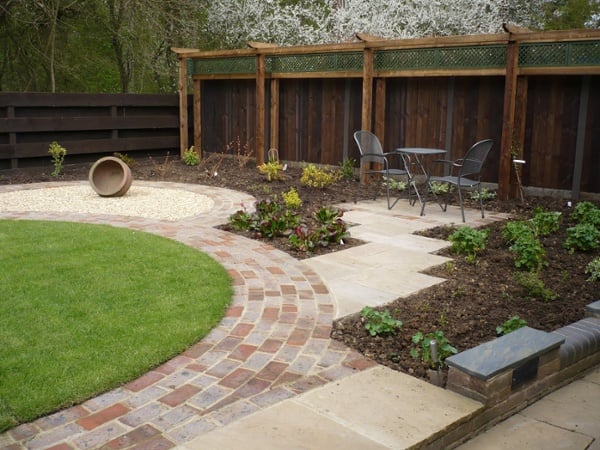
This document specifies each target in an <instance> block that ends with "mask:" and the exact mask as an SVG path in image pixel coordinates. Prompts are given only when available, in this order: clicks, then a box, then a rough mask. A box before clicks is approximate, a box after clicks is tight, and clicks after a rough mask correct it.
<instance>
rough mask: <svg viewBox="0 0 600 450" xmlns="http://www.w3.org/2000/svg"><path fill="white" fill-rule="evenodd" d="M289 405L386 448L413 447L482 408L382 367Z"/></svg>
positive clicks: (349, 378)
mask: <svg viewBox="0 0 600 450" xmlns="http://www.w3.org/2000/svg"><path fill="white" fill-rule="evenodd" d="M294 401H296V402H298V403H301V404H303V405H305V406H306V407H308V408H311V409H312V410H314V411H315V412H317V413H319V414H321V415H322V416H324V417H327V418H330V419H331V420H334V421H335V422H338V423H340V424H344V425H345V426H347V427H348V428H351V429H352V430H354V431H356V432H357V433H360V434H361V435H363V436H366V437H368V438H370V439H372V440H373V441H375V442H379V443H381V444H382V445H385V446H386V447H387V448H407V447H410V446H412V445H416V444H418V443H419V442H422V441H423V440H425V439H427V438H429V437H430V436H432V435H435V434H438V433H442V432H443V431H444V430H447V429H448V427H450V426H451V425H452V424H454V423H456V422H460V421H463V420H466V419H468V418H469V417H471V416H472V415H473V414H475V413H476V412H477V411H479V410H480V409H482V408H483V405H482V404H481V403H479V402H477V401H475V400H472V399H469V398H466V397H463V396H461V395H458V394H456V393H454V392H451V391H447V390H445V389H442V388H438V387H435V386H432V385H431V384H429V383H427V382H425V381H423V380H420V379H417V378H414V377H411V376H409V375H406V374H403V373H400V372H396V371H393V370H391V369H388V368H386V367H382V366H376V367H373V368H371V369H368V370H366V371H364V372H362V373H358V374H355V375H353V376H351V377H347V378H345V379H343V380H340V381H338V382H336V383H329V384H327V385H325V386H323V387H321V388H318V389H315V390H313V391H310V392H307V393H305V394H304V395H302V396H300V397H298V398H296V399H295V400H294Z"/></svg>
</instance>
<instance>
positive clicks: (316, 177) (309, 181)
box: [300, 164, 342, 189]
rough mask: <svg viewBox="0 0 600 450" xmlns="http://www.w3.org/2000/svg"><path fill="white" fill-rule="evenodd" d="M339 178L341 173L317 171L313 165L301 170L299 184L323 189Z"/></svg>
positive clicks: (324, 170)
mask: <svg viewBox="0 0 600 450" xmlns="http://www.w3.org/2000/svg"><path fill="white" fill-rule="evenodd" d="M341 176H342V175H341V172H336V171H333V170H329V169H319V168H318V167H317V166H315V165H314V164H309V165H307V166H305V167H304V168H303V169H302V176H301V177H300V182H302V183H303V184H305V185H306V186H309V187H313V188H318V189H323V188H325V187H327V186H329V185H331V184H333V183H335V182H337V181H339V179H340V177H341Z"/></svg>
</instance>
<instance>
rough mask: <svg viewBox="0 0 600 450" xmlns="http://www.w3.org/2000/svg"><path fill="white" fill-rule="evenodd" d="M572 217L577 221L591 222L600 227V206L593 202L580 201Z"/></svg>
mask: <svg viewBox="0 0 600 450" xmlns="http://www.w3.org/2000/svg"><path fill="white" fill-rule="evenodd" d="M571 219H573V220H574V221H575V222H577V223H589V224H592V225H594V226H595V227H597V228H600V208H598V207H597V206H596V205H594V204H593V203H592V202H579V203H577V205H575V208H574V209H573V212H572V213H571Z"/></svg>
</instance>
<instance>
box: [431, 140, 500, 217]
mask: <svg viewBox="0 0 600 450" xmlns="http://www.w3.org/2000/svg"><path fill="white" fill-rule="evenodd" d="M493 145H494V141H493V140H491V139H485V140H483V141H479V142H476V143H475V144H473V146H472V147H471V148H470V149H469V150H468V151H467V153H466V154H465V156H464V157H463V158H460V159H457V160H454V161H448V160H438V161H436V162H438V163H442V164H445V165H446V166H448V167H449V168H450V175H445V176H432V177H430V179H429V181H430V182H437V183H447V184H448V185H452V186H455V187H456V189H457V191H458V199H459V202H460V212H461V214H462V221H463V222H465V208H464V205H463V195H462V189H463V188H474V187H477V191H478V192H479V206H480V208H481V218H483V217H484V211H483V198H482V195H481V169H482V167H483V163H484V162H485V159H486V158H487V155H488V153H489V152H490V150H491V149H492V146H493ZM454 173H456V175H454ZM468 177H470V178H468ZM447 207H448V196H446V198H445V201H444V206H443V207H442V209H443V210H444V211H446V208H447Z"/></svg>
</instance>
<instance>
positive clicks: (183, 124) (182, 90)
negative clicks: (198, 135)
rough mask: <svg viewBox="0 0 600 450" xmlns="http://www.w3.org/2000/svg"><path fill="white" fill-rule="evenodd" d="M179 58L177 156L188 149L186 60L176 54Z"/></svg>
mask: <svg viewBox="0 0 600 450" xmlns="http://www.w3.org/2000/svg"><path fill="white" fill-rule="evenodd" d="M177 56H178V57H179V86H178V91H179V156H180V157H181V158H183V153H184V152H185V151H186V150H187V148H188V113H187V68H186V64H187V58H186V57H185V56H184V55H182V54H178V55H177Z"/></svg>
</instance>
